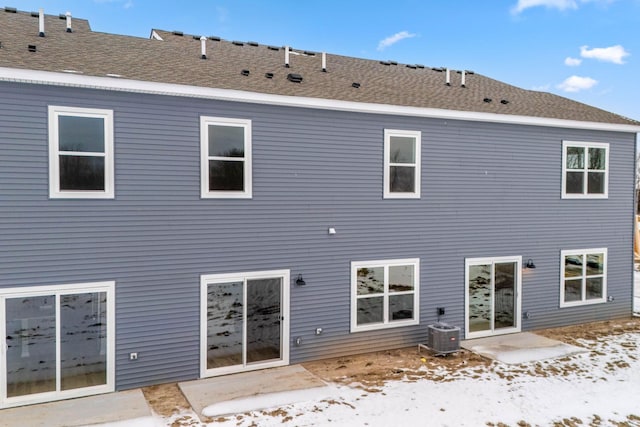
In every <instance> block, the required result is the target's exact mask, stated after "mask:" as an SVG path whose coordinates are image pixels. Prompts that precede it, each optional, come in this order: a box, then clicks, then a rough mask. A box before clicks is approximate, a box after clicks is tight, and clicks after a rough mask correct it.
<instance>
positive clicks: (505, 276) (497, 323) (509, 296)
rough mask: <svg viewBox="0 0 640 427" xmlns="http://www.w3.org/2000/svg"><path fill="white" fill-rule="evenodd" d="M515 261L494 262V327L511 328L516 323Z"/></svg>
mask: <svg viewBox="0 0 640 427" xmlns="http://www.w3.org/2000/svg"><path fill="white" fill-rule="evenodd" d="M516 267H517V264H516V263H515V262H508V263H506V262H505V263H496V264H495V266H494V268H495V279H494V280H495V290H494V296H493V304H494V328H496V329H498V328H511V327H514V326H515V325H516V319H515V313H516V310H515V307H516V289H517V283H516V281H517V277H516V274H517V273H516V271H517V269H516Z"/></svg>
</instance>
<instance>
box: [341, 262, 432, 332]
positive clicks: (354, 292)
mask: <svg viewBox="0 0 640 427" xmlns="http://www.w3.org/2000/svg"><path fill="white" fill-rule="evenodd" d="M398 265H412V266H413V268H414V278H415V283H414V288H413V312H414V318H413V319H409V320H405V321H394V322H390V321H389V295H390V294H389V279H388V274H389V267H393V266H398ZM362 267H384V296H383V298H384V303H383V322H382V323H375V324H371V323H370V324H367V325H363V326H358V269H359V268H362ZM405 293H407V294H408V293H409V292H405ZM418 324H420V258H407V259H386V260H377V261H352V262H351V332H362V331H375V330H379V329H388V328H399V327H403V326H411V325H418Z"/></svg>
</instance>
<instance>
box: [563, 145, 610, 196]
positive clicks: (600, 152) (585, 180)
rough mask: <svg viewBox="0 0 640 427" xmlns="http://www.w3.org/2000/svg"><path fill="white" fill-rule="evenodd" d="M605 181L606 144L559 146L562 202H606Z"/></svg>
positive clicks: (607, 170)
mask: <svg viewBox="0 0 640 427" xmlns="http://www.w3.org/2000/svg"><path fill="white" fill-rule="evenodd" d="M608 180H609V144H606V143H596V142H572V141H564V142H563V143H562V197H563V198H565V199H569V198H606V197H607V194H608V187H609V185H608V184H609V183H608Z"/></svg>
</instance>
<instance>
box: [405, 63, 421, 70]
mask: <svg viewBox="0 0 640 427" xmlns="http://www.w3.org/2000/svg"><path fill="white" fill-rule="evenodd" d="M406 67H407V68H411V69H412V70H415V69H416V68H418V66H417V65H411V64H407V65H406Z"/></svg>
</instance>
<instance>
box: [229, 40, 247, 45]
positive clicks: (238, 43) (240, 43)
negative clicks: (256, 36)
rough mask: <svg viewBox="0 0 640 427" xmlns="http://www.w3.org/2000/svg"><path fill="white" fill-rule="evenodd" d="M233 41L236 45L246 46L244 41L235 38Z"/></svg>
mask: <svg viewBox="0 0 640 427" xmlns="http://www.w3.org/2000/svg"><path fill="white" fill-rule="evenodd" d="M231 43H233V44H235V45H236V46H244V42H239V41H235V40H234V41H232V42H231Z"/></svg>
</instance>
